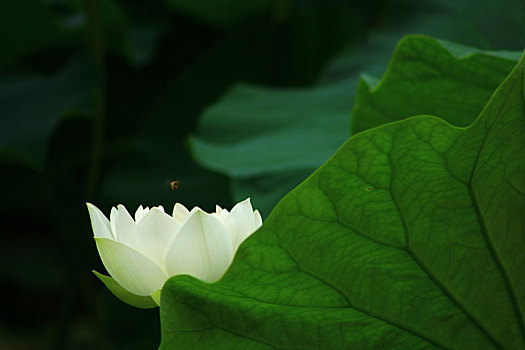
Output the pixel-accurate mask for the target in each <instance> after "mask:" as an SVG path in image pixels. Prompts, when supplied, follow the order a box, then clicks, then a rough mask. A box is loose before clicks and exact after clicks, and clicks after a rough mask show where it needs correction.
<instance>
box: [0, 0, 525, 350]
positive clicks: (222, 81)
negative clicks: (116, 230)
mask: <svg viewBox="0 0 525 350" xmlns="http://www.w3.org/2000/svg"><path fill="white" fill-rule="evenodd" d="M417 33H420V34H427V35H432V36H435V37H437V38H441V39H446V40H451V41H455V42H458V43H462V44H466V45H471V46H475V47H479V48H481V49H485V50H522V49H523V43H524V42H525V3H522V2H519V1H513V0H502V1H499V2H494V1H491V0H457V1H446V0H443V1H438V0H424V1H421V0H420V1H415V0H401V1H388V0H369V1H362V0H347V1H344V0H254V1H249V2H247V1H242V0H222V1H218V0H153V1H149V2H147V1H140V0H128V1H117V0H84V1H81V0H17V1H3V2H1V3H0V39H1V43H2V45H0V173H1V180H2V181H0V188H1V194H2V196H1V200H0V209H1V210H0V222H1V224H2V229H1V232H2V244H1V245H0V281H1V287H2V292H3V302H2V303H1V306H0V307H1V313H0V349H150V348H155V347H157V345H158V344H159V334H160V332H159V319H158V310H156V309H154V310H139V309H134V308H132V307H129V306H128V305H125V304H123V303H121V302H120V301H118V300H117V299H116V298H115V297H113V296H112V295H111V294H110V293H109V292H108V291H107V290H106V289H105V288H104V286H102V284H101V283H100V282H99V281H98V280H97V279H96V278H95V277H94V276H93V275H92V273H91V270H92V269H97V270H99V271H104V268H103V267H102V265H101V263H100V260H99V258H98V254H97V252H96V248H95V244H94V242H93V240H92V238H91V237H92V233H91V227H90V223H89V219H88V214H87V210H86V208H85V202H86V201H90V202H93V203H94V204H96V205H97V206H98V207H99V208H101V209H102V210H103V211H104V212H105V213H109V210H110V208H111V206H113V205H116V204H118V203H122V204H125V205H126V206H127V207H128V208H130V211H133V210H135V208H136V207H137V206H138V205H139V204H142V205H149V206H152V205H158V204H161V205H164V207H165V208H166V209H167V210H170V209H171V208H172V207H173V204H174V203H175V202H182V203H184V204H185V205H186V206H188V207H193V206H194V205H199V206H200V207H202V208H203V209H205V210H213V209H214V205H215V204H216V203H218V204H220V205H222V206H225V207H231V205H232V204H233V203H234V202H236V201H238V200H241V199H244V198H245V197H248V196H250V197H252V202H253V203H254V206H255V207H257V208H260V209H261V211H262V213H263V218H264V217H267V216H268V215H269V213H270V211H271V209H272V208H273V206H274V205H275V203H276V202H277V201H278V200H279V199H280V198H281V197H282V196H283V195H284V194H285V193H286V192H288V191H289V190H290V189H292V188H293V187H294V186H295V185H297V184H298V183H299V182H300V181H302V180H303V179H304V178H306V177H307V176H308V175H309V174H310V173H311V172H312V171H313V170H314V169H315V168H317V167H318V166H319V165H320V164H322V163H323V162H324V161H326V160H327V159H328V157H330V155H331V154H333V152H334V151H335V150H336V149H337V148H338V146H339V145H340V144H341V143H342V142H343V141H344V140H345V139H347V138H348V137H349V136H350V115H351V111H352V105H353V102H354V96H355V93H356V89H357V87H358V82H359V80H360V78H361V77H363V79H364V81H366V83H367V86H372V87H373V86H374V84H377V82H378V77H380V76H381V74H382V73H383V72H384V70H385V68H386V65H387V63H388V61H389V58H390V55H391V53H392V51H393V48H394V46H395V44H396V43H397V41H398V40H399V39H400V38H401V37H402V36H403V35H406V34H417ZM175 179H178V180H180V182H181V185H180V187H179V189H178V190H177V191H172V190H171V189H170V188H169V185H168V182H169V181H170V180H175Z"/></svg>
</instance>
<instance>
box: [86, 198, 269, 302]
mask: <svg viewBox="0 0 525 350" xmlns="http://www.w3.org/2000/svg"><path fill="white" fill-rule="evenodd" d="M87 206H88V210H89V215H90V217H91V225H92V227H93V233H94V236H95V242H96V244H97V249H98V252H99V255H100V258H101V259H102V263H103V264H104V266H105V267H106V269H107V270H108V272H109V274H110V275H111V277H113V278H111V277H109V276H105V275H102V274H100V273H98V272H96V271H93V272H94V273H95V275H97V277H98V278H100V280H101V281H102V282H104V284H105V285H106V287H107V288H108V289H109V290H110V291H111V292H113V294H115V295H116V296H117V297H118V298H119V299H121V300H122V301H124V302H126V303H128V304H130V305H133V306H136V307H140V308H151V307H155V306H157V305H160V291H161V289H162V286H163V285H164V282H166V280H167V279H168V278H169V277H171V276H174V275H180V274H187V275H191V276H194V277H196V278H199V279H201V280H203V281H206V282H215V281H217V280H218V279H219V278H221V277H222V275H223V274H224V273H225V272H226V270H227V269H228V267H229V266H230V264H231V262H232V260H233V257H234V255H235V252H236V251H237V249H238V248H239V246H240V244H241V243H242V242H243V241H244V240H245V239H246V238H248V236H250V235H251V234H252V233H253V232H255V231H256V230H257V229H258V228H259V227H260V226H261V225H262V219H261V215H260V214H259V212H258V211H257V210H255V211H253V209H252V205H251V204H250V199H249V198H248V199H246V200H245V201H243V202H240V203H237V204H236V205H235V206H234V207H233V209H232V210H231V212H229V211H228V210H226V209H222V208H221V207H219V206H217V207H216V212H215V213H211V214H208V213H206V212H204V211H203V210H201V209H200V208H198V207H195V208H193V209H192V210H191V212H190V211H188V209H186V208H185V207H184V206H183V205H182V204H179V203H177V204H175V207H174V208H173V215H172V216H170V215H168V214H166V213H165V212H164V208H162V206H159V207H153V208H151V209H150V208H142V206H140V207H139V208H138V209H137V211H136V212H135V218H134V219H133V218H132V217H131V215H129V213H128V211H127V210H126V208H125V207H124V206H123V205H118V206H117V208H112V209H111V215H110V220H108V219H107V218H106V216H104V214H103V213H102V212H101V211H100V210H99V209H98V208H97V207H95V206H94V205H92V204H90V203H87Z"/></svg>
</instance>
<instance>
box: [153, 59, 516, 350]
mask: <svg viewBox="0 0 525 350" xmlns="http://www.w3.org/2000/svg"><path fill="white" fill-rule="evenodd" d="M524 77H525V64H524V61H523V58H522V60H521V61H520V62H519V63H518V64H517V66H516V67H515V68H514V69H513V70H512V72H511V73H510V75H509V76H508V77H507V78H506V79H505V80H504V82H503V83H502V84H501V85H500V86H499V87H498V89H497V90H496V91H495V93H494V94H493V95H492V97H491V98H490V100H489V102H488V103H487V104H486V106H485V107H484V108H483V110H482V111H481V113H480V115H479V116H478V117H477V119H476V120H475V121H474V122H473V123H472V124H471V125H470V126H468V127H455V126H452V125H450V124H449V123H447V122H446V121H444V120H442V119H440V118H437V117H434V116H416V117H411V118H408V119H405V120H402V121H398V122H393V123H389V124H386V125H383V126H380V127H376V128H373V129H369V130H367V131H364V132H361V133H359V134H356V135H354V136H353V137H351V138H350V139H349V140H348V141H347V142H346V143H345V144H344V145H343V146H342V147H341V148H340V149H339V150H338V151H337V153H336V154H335V155H334V156H333V157H332V158H331V159H330V160H328V161H327V162H326V163H325V164H324V165H323V166H321V167H320V168H319V169H318V170H317V171H316V172H315V173H314V174H313V175H311V176H310V177H309V178H308V179H307V180H306V181H304V182H303V183H302V184H301V185H299V186H298V187H296V188H295V189H294V190H293V191H292V192H290V193H289V194H288V195H287V196H286V197H285V198H284V199H283V200H281V201H280V202H279V204H278V205H277V206H276V208H275V209H274V211H273V212H272V214H271V216H270V217H269V218H268V220H267V221H266V222H265V224H264V225H263V227H262V228H261V229H260V230H259V231H258V232H256V233H255V234H254V235H253V236H251V238H249V239H248V240H247V241H246V242H245V243H244V244H243V245H242V246H241V248H240V250H239V252H238V254H237V257H236V259H235V261H234V263H233V265H232V267H231V268H230V270H229V271H228V272H227V273H226V275H225V276H224V277H223V278H222V279H221V280H220V281H218V282H217V283H215V284H206V283H202V282H200V281H198V280H196V279H193V278H190V277H188V276H176V277H174V278H172V279H170V280H169V281H168V282H167V284H166V285H165V286H164V289H163V292H162V300H161V324H162V343H161V349H164V350H165V349H179V348H191V349H209V348H225V349H226V348H227V349H275V348H281V349H283V348H286V349H291V348H293V349H307V348H316V349H343V348H344V349H350V348H352V349H386V348H399V349H429V348H451V349H492V348H494V349H496V348H504V349H525V329H524V324H523V319H524V314H525V278H524V277H523V276H524V275H523V266H525V254H524V252H525V221H524V220H523V217H524V213H525V176H524V174H525V115H524V98H525V96H524V94H525V92H524V89H523V84H524Z"/></svg>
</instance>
